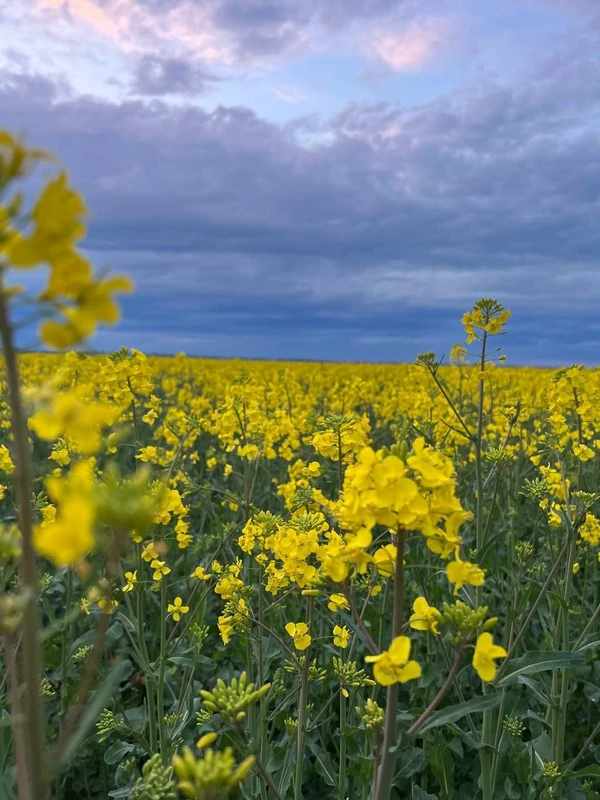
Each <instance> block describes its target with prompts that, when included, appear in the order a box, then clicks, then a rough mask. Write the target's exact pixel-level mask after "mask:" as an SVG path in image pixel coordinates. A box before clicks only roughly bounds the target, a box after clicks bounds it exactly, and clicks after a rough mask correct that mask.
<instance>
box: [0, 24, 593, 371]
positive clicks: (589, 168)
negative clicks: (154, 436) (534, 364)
mask: <svg viewBox="0 0 600 800" xmlns="http://www.w3.org/2000/svg"><path fill="white" fill-rule="evenodd" d="M592 44H593V39H592V38H588V39H587V40H585V41H583V44H581V43H579V46H578V47H571V48H570V49H569V48H566V49H563V50H562V51H561V52H559V53H557V54H555V55H551V56H548V58H547V60H546V62H545V63H544V64H543V65H538V67H536V69H534V70H532V72H531V73H530V75H527V76H523V77H522V81H521V83H520V84H519V85H518V86H499V85H493V84H490V85H487V86H482V87H479V88H478V89H476V90H473V91H471V92H465V93H461V94H457V95H455V96H452V97H446V98H444V99H441V100H438V101H435V102H432V103H430V104H427V105H425V106H423V107H420V108H417V109H412V110H403V109H398V108H395V107H391V106H386V105H377V106H372V107H364V106H355V107H353V108H350V109H348V110H347V111H346V112H344V113H343V114H341V115H339V116H338V117H337V118H336V119H335V120H333V121H329V122H328V123H327V124H325V123H321V126H322V127H321V129H320V130H319V129H318V128H317V127H316V123H315V120H314V119H311V120H309V121H308V122H307V123H301V122H299V123H298V124H297V125H296V126H289V127H286V128H281V127H279V126H277V125H275V124H272V123H269V122H267V121H265V120H263V119H261V118H260V117H258V116H257V115H256V114H254V113H253V112H251V111H249V110H248V109H244V108H239V107H231V108H224V107H220V108H217V109H215V110H214V111H212V112H208V111H205V110H203V109H200V108H197V107H191V106H178V107H173V106H169V105H167V104H165V103H162V102H160V101H155V102H153V103H151V104H148V103H144V102H142V101H139V100H129V101H128V102H123V103H121V104H116V103H110V102H107V101H101V100H97V99H93V98H90V97H73V98H70V99H61V95H60V94H55V95H51V93H50V91H49V87H48V86H47V85H45V84H43V83H40V82H39V79H33V78H23V77H18V78H15V77H13V78H12V79H11V78H10V77H9V76H4V85H3V86H1V87H0V109H2V110H5V109H10V119H1V118H0V125H2V124H6V123H9V124H10V125H11V126H16V127H17V128H25V129H27V131H28V133H29V139H30V141H32V142H35V143H36V144H40V145H42V146H46V147H49V148H51V149H53V150H56V151H57V152H59V153H61V154H62V155H63V157H64V160H65V162H66V163H67V165H68V166H69V167H70V169H71V171H72V173H73V179H74V182H75V183H76V185H78V186H80V187H81V188H82V190H83V191H84V192H85V194H86V197H87V199H88V202H89V204H90V207H91V208H92V209H93V211H94V219H93V225H92V228H91V235H90V239H89V247H90V248H91V249H92V250H93V251H94V255H95V260H97V261H98V262H99V263H100V264H102V263H103V262H110V263H112V264H113V265H114V267H115V268H121V269H127V270H128V271H130V272H131V273H132V274H133V276H134V277H135V278H137V281H138V284H139V286H140V289H139V293H138V295H137V299H136V300H132V301H127V303H128V305H127V309H128V311H129V313H130V314H131V315H132V325H133V326H134V327H135V326H137V328H138V329H139V327H140V320H142V319H148V326H149V328H152V329H154V330H156V326H157V325H164V326H167V327H169V326H171V327H173V326H174V327H173V330H171V331H170V333H169V335H170V336H171V338H172V339H173V340H174V338H176V337H177V336H178V335H179V334H178V333H177V331H179V332H184V333H185V332H186V331H187V333H185V335H188V334H189V331H190V330H192V331H196V332H197V333H198V336H200V335H202V336H204V337H210V335H211V330H212V331H213V332H214V331H216V330H217V329H218V328H219V327H220V325H221V323H220V322H219V319H221V320H222V321H224V322H223V324H224V325H226V326H227V330H228V331H229V330H231V331H238V334H239V336H241V337H243V336H244V329H246V330H248V335H251V334H252V335H253V336H255V337H257V339H256V341H259V340H260V342H263V343H264V341H266V339H265V336H264V335H263V334H264V331H265V330H266V329H267V328H268V327H269V326H278V331H280V332H281V337H282V339H281V340H282V342H288V344H289V346H290V351H289V352H288V354H289V355H294V356H299V355H301V353H300V352H299V351H298V349H297V348H299V347H300V345H298V344H297V343H294V342H295V340H294V335H296V338H297V339H299V340H302V341H305V342H309V341H311V342H313V341H314V347H318V346H322V347H323V348H324V350H323V352H325V351H326V352H327V353H328V354H329V357H331V354H332V352H333V348H334V345H333V344H332V343H331V342H332V340H333V339H334V338H335V332H336V331H337V333H338V335H339V336H343V337H344V340H345V341H348V342H350V341H354V340H356V342H358V340H359V339H361V341H362V344H356V347H357V348H358V349H357V351H356V352H357V353H360V354H362V355H364V356H365V357H366V353H367V351H366V350H365V348H368V347H371V348H373V347H374V345H373V344H371V345H369V344H368V342H369V341H371V342H375V341H382V337H383V338H385V337H388V338H389V337H391V340H390V341H391V343H390V348H391V347H392V345H393V342H394V341H396V342H398V341H401V340H402V338H403V337H404V336H405V334H406V331H407V330H414V329H415V326H416V328H417V329H418V326H419V325H421V326H425V327H427V326H429V327H431V326H432V325H434V326H435V328H436V330H435V331H434V330H428V336H430V337H431V339H428V340H427V341H428V342H429V341H431V346H433V347H438V346H439V344H437V343H439V341H441V340H442V338H443V337H442V333H443V334H444V336H445V335H446V332H447V330H448V326H449V325H450V323H449V320H450V319H454V318H455V316H457V315H458V312H459V311H460V310H463V309H464V308H466V307H468V305H469V304H470V303H472V302H473V301H474V300H476V299H477V297H478V296H480V295H485V294H496V295H497V296H499V298H500V299H503V300H506V301H507V303H510V304H511V305H513V306H514V307H515V309H517V310H519V309H520V310H521V311H524V310H526V309H528V313H529V315H531V309H532V308H534V309H535V313H536V314H538V315H539V318H538V323H539V326H540V328H544V325H545V327H546V328H547V323H544V322H543V320H544V319H546V320H547V318H548V316H551V317H552V319H553V325H554V327H553V330H552V332H551V333H545V334H544V336H545V337H546V338H543V337H542V338H540V336H539V334H535V336H534V333H533V332H532V331H531V330H528V329H525V328H521V336H522V337H533V338H534V339H535V342H537V344H535V343H534V344H532V345H530V346H529V349H527V348H525V349H524V348H523V347H522V348H521V350H520V353H521V354H522V357H523V359H524V360H526V359H530V358H532V357H535V358H537V359H538V360H541V359H542V358H543V352H542V351H543V350H544V348H546V347H547V346H548V341H549V340H548V337H549V336H550V337H552V336H554V337H555V338H556V337H558V336H559V333H560V335H561V336H562V335H563V334H564V336H567V337H571V340H572V341H575V340H576V339H577V338H578V340H579V341H585V342H587V344H586V345H585V347H587V348H589V349H590V350H591V345H590V344H589V343H590V342H593V341H597V340H598V335H597V332H596V333H594V332H593V331H591V330H589V329H588V328H587V327H586V326H587V324H588V322H587V317H586V315H589V316H590V317H591V316H592V315H593V314H595V308H594V306H595V302H596V300H595V298H597V296H598V293H599V292H600V266H599V265H598V260H599V257H600V228H599V226H598V216H599V212H600V135H599V134H598V133H597V129H596V127H595V125H594V124H593V122H594V120H595V118H596V115H597V114H598V111H599V108H600V98H598V97H597V96H596V95H595V93H594V87H595V86H597V79H598V77H599V75H598V71H597V70H598V64H597V57H596V55H595V53H594V50H593V47H592ZM573 74H576V75H578V76H579V81H578V83H577V85H576V86H573V85H572V77H571V76H572V75H573ZM28 81H29V82H30V83H28ZM29 86H30V87H31V89H32V91H29V90H28V87H29ZM0 115H1V116H4V111H0ZM303 124H305V125H306V128H307V129H309V133H310V135H309V138H310V139H311V141H313V142H316V143H315V144H313V145H312V146H307V145H306V144H303V141H304V139H303ZM148 309H150V310H151V311H150V313H149V311H148ZM432 309H435V311H432ZM574 309H576V311H574ZM275 310H277V313H275ZM399 310H401V314H400V313H399ZM424 310H425V312H424ZM427 310H429V311H428V312H427ZM334 311H335V313H334ZM574 314H575V315H576V316H577V320H578V321H579V322H580V324H581V325H582V326H583V328H582V330H583V331H587V333H585V335H583V333H582V334H581V335H579V336H578V334H577V328H576V325H575V324H574V317H573V315H574ZM561 315H562V316H563V317H564V325H562V327H561V324H562V323H561V324H559V323H555V320H556V318H557V316H558V317H559V316H561ZM569 315H571V316H569ZM149 317H150V318H149ZM249 320H250V321H249ZM432 320H433V321H432ZM569 320H570V321H569ZM211 326H212V327H211ZM248 326H251V329H250V328H249V327H248ZM261 326H262V328H261ZM402 326H404V327H402ZM175 328H176V330H175ZM442 329H443V330H442ZM261 330H262V331H263V334H261V332H260V331H261ZM294 331H295V332H296V333H295V334H294ZM311 331H313V332H314V339H311V337H312V336H313V333H311ZM319 331H320V333H319ZM588 334H589V335H588ZM182 335H183V334H182ZM261 336H262V338H261ZM456 336H457V337H458V331H457V333H456ZM353 337H354V339H353ZM155 338H156V334H154V339H155ZM154 339H153V341H154ZM203 341H206V339H204V340H203ZM553 341H554V340H553ZM319 342H320V343H321V345H319V344H318V343H319ZM323 342H328V344H327V346H326V347H325V345H323ZM290 343H291V344H290ZM230 344H231V343H225V344H223V343H222V347H223V348H224V350H223V351H220V352H221V354H233V353H229V351H227V352H225V350H226V349H227V347H229V346H230ZM216 346H217V345H215V347H216ZM260 346H261V347H262V346H263V345H262V344H261V345H260ZM281 346H282V347H283V345H281ZM340 346H341V345H340ZM428 346H429V344H428ZM219 347H221V345H219ZM257 347H258V345H257ZM273 347H275V345H273ZM277 347H279V345H278V346H277ZM306 347H307V348H309V349H310V347H313V345H312V344H311V345H308V344H307V345H306ZM361 348H362V349H361ZM535 348H537V351H536V349H535ZM155 349H160V348H155ZM419 349H423V348H422V347H421V348H419ZM369 352H371V357H372V350H371V351H369ZM386 352H387V351H386ZM536 352H537V355H535V353H536ZM557 352H558V351H557ZM246 354H250V355H259V354H260V353H258V352H256V351H253V352H252V353H250V352H249V353H246ZM262 354H263V355H266V354H268V353H266V352H263V353H262ZM277 354H279V355H285V353H283V352H279V350H278V351H277ZM305 354H308V353H305ZM410 355H411V354H410V352H407V353H406V354H405V357H410ZM413 355H414V353H413Z"/></svg>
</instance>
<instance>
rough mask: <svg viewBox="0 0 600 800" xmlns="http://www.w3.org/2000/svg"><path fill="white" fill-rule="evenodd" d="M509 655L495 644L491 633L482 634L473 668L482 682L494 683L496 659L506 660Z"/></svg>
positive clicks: (478, 640) (476, 646)
mask: <svg viewBox="0 0 600 800" xmlns="http://www.w3.org/2000/svg"><path fill="white" fill-rule="evenodd" d="M507 655H508V653H507V652H506V650H505V649H504V648H503V647H500V645H497V644H494V639H493V637H492V634H491V633H480V634H479V636H478V637H477V644H476V645H475V652H474V653H473V666H474V667H475V670H476V672H477V674H478V675H479V677H480V678H481V680H482V681H493V680H494V678H495V677H496V669H497V667H496V664H495V663H494V659H495V658H506V656H507Z"/></svg>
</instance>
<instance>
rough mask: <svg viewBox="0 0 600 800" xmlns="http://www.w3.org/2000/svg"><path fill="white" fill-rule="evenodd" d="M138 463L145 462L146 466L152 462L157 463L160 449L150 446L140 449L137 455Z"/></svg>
mask: <svg viewBox="0 0 600 800" xmlns="http://www.w3.org/2000/svg"><path fill="white" fill-rule="evenodd" d="M136 458H137V459H138V461H143V462H144V463H145V464H147V463H149V462H150V461H156V460H157V458H158V448H157V447H153V446H152V445H148V447H140V452H139V453H138V454H137V455H136Z"/></svg>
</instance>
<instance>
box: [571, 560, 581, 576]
mask: <svg viewBox="0 0 600 800" xmlns="http://www.w3.org/2000/svg"><path fill="white" fill-rule="evenodd" d="M571 569H572V570H573V575H577V573H578V572H579V570H580V569H581V566H580V564H579V561H576V562H575V563H574V564H573V566H572V568H571Z"/></svg>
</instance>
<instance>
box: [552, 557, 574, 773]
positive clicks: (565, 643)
mask: <svg viewBox="0 0 600 800" xmlns="http://www.w3.org/2000/svg"><path fill="white" fill-rule="evenodd" d="M573 551H574V548H573V544H572V543H571V545H570V546H569V552H568V555H567V563H566V566H565V583H564V587H565V588H564V595H563V600H564V606H563V607H561V609H560V612H559V613H560V614H561V623H562V624H561V629H562V630H561V637H562V648H563V650H564V651H565V652H568V651H569V650H570V649H571V647H570V643H569V615H568V613H567V609H568V608H569V599H570V595H571V585H572V579H573V563H572V562H573ZM570 678H571V670H568V669H565V670H563V671H562V676H561V688H560V699H559V704H558V719H557V722H558V725H557V730H556V731H553V734H555V745H556V751H555V761H556V762H557V764H562V762H563V760H564V757H565V731H566V726H567V706H568V703H569V682H570Z"/></svg>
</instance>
